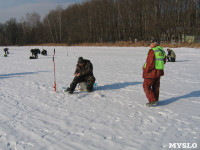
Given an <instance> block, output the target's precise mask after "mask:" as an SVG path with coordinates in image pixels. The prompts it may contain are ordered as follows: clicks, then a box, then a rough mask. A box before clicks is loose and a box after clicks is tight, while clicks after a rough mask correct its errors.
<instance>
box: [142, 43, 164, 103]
mask: <svg viewBox="0 0 200 150" xmlns="http://www.w3.org/2000/svg"><path fill="white" fill-rule="evenodd" d="M150 48H151V49H150V50H149V52H148V55H147V59H146V63H145V65H144V67H143V78H144V83H143V88H144V92H145V94H146V97H147V99H148V101H149V103H147V104H146V105H147V106H152V105H156V104H157V102H158V100H159V89H160V77H161V76H163V75H164V64H165V63H166V54H165V51H164V50H163V48H162V47H161V46H159V44H158V43H157V42H153V43H152V44H151V45H150Z"/></svg>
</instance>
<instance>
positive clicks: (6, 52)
mask: <svg viewBox="0 0 200 150" xmlns="http://www.w3.org/2000/svg"><path fill="white" fill-rule="evenodd" d="M4 52H5V54H4V56H5V57H6V56H7V54H9V52H8V48H4Z"/></svg>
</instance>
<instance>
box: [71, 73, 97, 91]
mask: <svg viewBox="0 0 200 150" xmlns="http://www.w3.org/2000/svg"><path fill="white" fill-rule="evenodd" d="M81 82H86V84H87V90H92V89H93V85H94V83H95V77H94V76H93V75H89V76H83V77H82V76H79V77H74V79H73V81H72V83H71V84H70V90H71V91H72V92H73V91H74V90H75V88H76V86H77V84H78V83H81Z"/></svg>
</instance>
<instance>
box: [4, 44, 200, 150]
mask: <svg viewBox="0 0 200 150" xmlns="http://www.w3.org/2000/svg"><path fill="white" fill-rule="evenodd" d="M0 48H1V51H0V68H1V69H0V81H1V82H0V150H162V149H163V150H165V149H169V147H170V143H189V144H190V145H189V146H192V145H193V147H190V148H189V147H188V148H189V149H195V150H196V149H198V150H200V65H199V64H200V49H194V48H174V49H173V50H174V51H175V53H176V55H177V62H175V63H167V64H166V65H165V76H163V77H162V78H161V88H160V102H159V104H158V106H156V107H146V105H145V103H147V99H146V97H145V94H144V91H143V87H142V84H143V78H142V66H143V64H144V62H145V60H146V55H147V52H148V49H149V48H147V47H135V48H133V47H132V48H131V47H128V48H126V47H55V50H56V56H55V63H56V82H57V92H56V93H55V92H54V89H53V86H54V76H53V61H52V55H53V49H54V47H9V51H10V54H9V55H8V57H4V56H3V53H4V52H3V48H4V47H0ZM32 48H40V50H42V49H46V50H47V51H48V55H47V56H42V55H39V59H36V60H31V59H29V57H30V56H31V54H30V49H32ZM164 49H165V51H166V48H164ZM80 56H82V57H83V58H86V59H89V60H91V62H92V63H93V66H94V75H95V77H96V83H97V85H98V87H97V90H95V91H94V92H92V93H89V94H88V93H86V92H80V91H78V90H76V91H75V92H74V94H73V95H69V94H67V93H63V92H62V87H63V86H69V84H70V82H71V81H72V79H73V73H74V71H75V66H76V62H77V59H78V57H80ZM173 146H174V145H173ZM196 146H197V147H196ZM182 148H183V147H182ZM182 148H179V149H182Z"/></svg>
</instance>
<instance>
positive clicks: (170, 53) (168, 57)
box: [167, 48, 176, 62]
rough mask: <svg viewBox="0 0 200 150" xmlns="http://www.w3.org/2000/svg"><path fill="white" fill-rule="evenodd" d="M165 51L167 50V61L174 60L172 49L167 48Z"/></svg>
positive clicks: (174, 55)
mask: <svg viewBox="0 0 200 150" xmlns="http://www.w3.org/2000/svg"><path fill="white" fill-rule="evenodd" d="M167 52H168V54H167V61H168V62H175V61H176V54H175V53H174V51H173V50H171V49H169V48H168V49H167Z"/></svg>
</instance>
